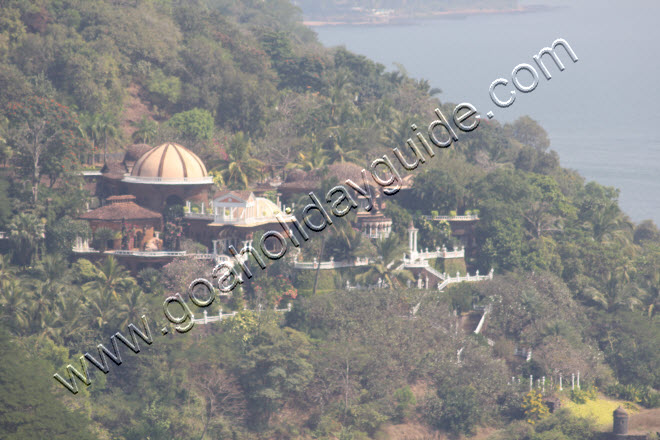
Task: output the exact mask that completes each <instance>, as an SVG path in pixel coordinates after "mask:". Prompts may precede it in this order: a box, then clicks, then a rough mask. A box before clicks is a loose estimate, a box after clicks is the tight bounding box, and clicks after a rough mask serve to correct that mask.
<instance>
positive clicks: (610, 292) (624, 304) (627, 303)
mask: <svg viewBox="0 0 660 440" xmlns="http://www.w3.org/2000/svg"><path fill="white" fill-rule="evenodd" d="M634 272H635V267H634V266H633V265H632V262H631V261H626V262H624V263H622V264H620V265H619V266H618V267H616V268H615V269H614V270H609V271H608V272H607V273H606V274H605V279H604V284H603V288H602V289H600V290H598V289H596V288H595V287H593V286H588V287H587V288H585V289H584V290H583V292H582V296H584V297H586V298H588V299H590V300H591V301H593V302H595V303H597V304H598V305H600V306H601V307H602V308H603V309H605V310H607V311H608V312H609V311H612V310H615V309H617V308H626V309H629V310H634V309H635V308H637V307H640V306H642V305H643V304H642V301H641V300H640V299H639V298H640V296H643V295H644V291H643V290H642V289H640V288H639V286H637V284H635V283H634V282H631V278H632V276H633V274H634Z"/></svg>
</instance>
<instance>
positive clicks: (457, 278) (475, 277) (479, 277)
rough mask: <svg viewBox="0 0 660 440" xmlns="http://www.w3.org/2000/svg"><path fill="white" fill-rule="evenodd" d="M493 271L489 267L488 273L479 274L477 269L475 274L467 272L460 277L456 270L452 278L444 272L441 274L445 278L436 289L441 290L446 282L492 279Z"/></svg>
mask: <svg viewBox="0 0 660 440" xmlns="http://www.w3.org/2000/svg"><path fill="white" fill-rule="evenodd" d="M493 272H494V270H493V269H491V270H490V272H488V275H479V271H477V273H476V275H470V274H469V273H468V274H466V275H465V276H464V277H462V276H461V275H460V274H459V273H458V272H456V276H455V277H454V278H452V277H450V276H447V275H446V274H443V275H445V276H446V279H445V280H444V281H443V282H442V283H441V284H438V290H442V289H444V288H445V287H446V286H447V285H448V284H453V283H462V282H474V281H486V280H492V279H493Z"/></svg>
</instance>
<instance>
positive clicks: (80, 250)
mask: <svg viewBox="0 0 660 440" xmlns="http://www.w3.org/2000/svg"><path fill="white" fill-rule="evenodd" d="M71 251H72V252H76V253H80V254H89V253H94V252H101V251H99V250H97V249H93V248H91V247H85V246H74V247H73V248H71Z"/></svg>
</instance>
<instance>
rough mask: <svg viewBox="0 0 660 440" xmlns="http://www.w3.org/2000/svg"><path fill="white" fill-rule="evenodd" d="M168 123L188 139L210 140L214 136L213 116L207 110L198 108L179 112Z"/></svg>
mask: <svg viewBox="0 0 660 440" xmlns="http://www.w3.org/2000/svg"><path fill="white" fill-rule="evenodd" d="M167 123H168V124H169V125H170V127H173V128H175V129H177V130H178V131H179V132H180V133H181V135H182V136H183V137H184V138H186V139H190V140H193V141H196V140H204V141H210V140H211V138H212V137H213V130H214V124H213V116H212V115H211V113H210V112H208V111H207V110H202V109H198V108H196V109H193V110H189V111H186V112H181V113H177V114H175V115H173V116H172V117H171V118H170V120H169V121H168V122H167Z"/></svg>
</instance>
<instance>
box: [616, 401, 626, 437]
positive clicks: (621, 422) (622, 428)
mask: <svg viewBox="0 0 660 440" xmlns="http://www.w3.org/2000/svg"><path fill="white" fill-rule="evenodd" d="M612 433H613V434H614V435H626V434H628V413H627V412H626V410H625V409H623V408H621V407H618V408H617V409H615V410H614V424H613V428H612Z"/></svg>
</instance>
